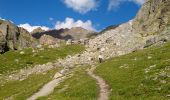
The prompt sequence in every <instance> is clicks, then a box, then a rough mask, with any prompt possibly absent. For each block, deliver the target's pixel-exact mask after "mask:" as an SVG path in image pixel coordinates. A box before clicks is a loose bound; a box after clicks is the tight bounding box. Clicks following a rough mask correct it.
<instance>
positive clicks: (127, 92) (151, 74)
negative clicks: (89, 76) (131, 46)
mask: <svg viewBox="0 0 170 100" xmlns="http://www.w3.org/2000/svg"><path fill="white" fill-rule="evenodd" d="M96 73H97V74H98V75H100V76H102V77H103V78H104V79H105V80H106V81H107V83H108V84H109V85H110V86H111V89H112V92H111V96H110V99H111V100H139V99H140V100H143V99H144V100H166V99H168V98H167V97H166V95H168V94H170V43H167V44H165V45H164V46H161V47H152V48H148V49H146V50H143V51H137V52H135V53H131V54H128V55H124V56H120V57H116V58H113V59H110V60H108V61H106V62H104V63H103V64H100V65H99V67H98V68H97V70H96Z"/></svg>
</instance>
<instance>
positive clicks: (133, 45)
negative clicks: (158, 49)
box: [87, 0, 170, 59]
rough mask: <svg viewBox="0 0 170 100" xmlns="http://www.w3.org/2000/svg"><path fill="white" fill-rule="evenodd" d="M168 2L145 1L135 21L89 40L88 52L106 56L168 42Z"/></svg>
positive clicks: (169, 31) (169, 36)
mask: <svg viewBox="0 0 170 100" xmlns="http://www.w3.org/2000/svg"><path fill="white" fill-rule="evenodd" d="M169 4H170V1H169V0H148V1H146V2H145V4H144V5H143V6H142V8H141V10H140V11H139V13H138V14H137V16H136V18H135V19H134V20H131V21H129V22H127V23H124V24H122V25H119V26H118V27H116V28H115V29H108V30H107V31H104V32H103V34H101V35H98V36H97V37H96V38H94V39H91V40H90V41H89V46H88V49H87V51H88V52H93V53H94V56H93V57H97V55H99V54H102V55H104V56H105V58H106V59H108V58H111V57H115V56H119V55H123V54H127V53H130V52H135V51H136V50H139V49H143V48H145V47H148V46H151V45H159V44H162V43H164V42H167V41H169V40H170V27H169V22H170V15H169V13H170V9H169V7H170V6H169ZM152 33H153V34H152ZM155 33H156V34H155ZM91 56H92V55H91Z"/></svg>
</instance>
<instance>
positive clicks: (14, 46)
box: [0, 19, 36, 53]
mask: <svg viewBox="0 0 170 100" xmlns="http://www.w3.org/2000/svg"><path fill="white" fill-rule="evenodd" d="M35 45H36V41H35V39H34V38H33V37H32V36H31V35H30V34H29V32H28V31H26V30H25V29H23V28H19V27H17V26H16V25H14V24H13V23H12V22H10V21H6V20H1V19H0V53H3V52H6V51H8V50H20V49H23V48H26V47H31V46H35Z"/></svg>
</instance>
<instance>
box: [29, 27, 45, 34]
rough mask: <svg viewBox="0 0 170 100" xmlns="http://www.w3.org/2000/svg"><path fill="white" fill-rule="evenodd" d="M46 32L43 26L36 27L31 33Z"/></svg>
mask: <svg viewBox="0 0 170 100" xmlns="http://www.w3.org/2000/svg"><path fill="white" fill-rule="evenodd" d="M42 32H45V30H43V29H42V28H41V27H38V28H36V29H34V30H33V31H32V32H31V34H38V33H42Z"/></svg>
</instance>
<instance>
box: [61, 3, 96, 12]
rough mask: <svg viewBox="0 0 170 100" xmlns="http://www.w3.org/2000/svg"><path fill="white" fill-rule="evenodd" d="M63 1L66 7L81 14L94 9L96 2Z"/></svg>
mask: <svg viewBox="0 0 170 100" xmlns="http://www.w3.org/2000/svg"><path fill="white" fill-rule="evenodd" d="M63 2H64V3H65V4H66V6H67V7H68V8H72V9H73V10H74V11H77V12H79V13H81V14H84V13H87V12H89V11H91V10H94V9H95V8H96V7H97V4H98V3H97V1H96V0H64V1H63Z"/></svg>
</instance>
